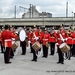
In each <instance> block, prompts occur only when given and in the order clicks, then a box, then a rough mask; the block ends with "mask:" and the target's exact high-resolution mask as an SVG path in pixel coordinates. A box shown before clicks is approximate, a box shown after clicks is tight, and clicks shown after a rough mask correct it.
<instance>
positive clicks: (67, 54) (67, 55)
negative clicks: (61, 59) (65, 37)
mask: <svg viewBox="0 0 75 75" xmlns="http://www.w3.org/2000/svg"><path fill="white" fill-rule="evenodd" d="M68 45H69V46H70V50H69V51H68V52H67V53H66V58H68V59H70V58H71V55H72V45H71V44H68Z"/></svg>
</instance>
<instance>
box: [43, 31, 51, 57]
mask: <svg viewBox="0 0 75 75" xmlns="http://www.w3.org/2000/svg"><path fill="white" fill-rule="evenodd" d="M49 40H50V34H49V33H48V32H47V30H45V32H44V34H43V39H42V44H43V57H45V58H47V57H48V47H47V43H49Z"/></svg>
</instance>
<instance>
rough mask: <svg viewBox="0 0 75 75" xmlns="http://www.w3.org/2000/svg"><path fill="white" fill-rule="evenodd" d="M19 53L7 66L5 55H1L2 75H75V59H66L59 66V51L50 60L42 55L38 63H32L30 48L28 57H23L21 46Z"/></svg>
mask: <svg viewBox="0 0 75 75" xmlns="http://www.w3.org/2000/svg"><path fill="white" fill-rule="evenodd" d="M18 44H19V42H18ZM17 51H18V53H17V55H15V56H14V58H13V59H11V60H10V61H11V62H12V63H11V64H5V63H4V56H3V55H4V54H2V53H0V75H75V57H71V60H68V59H66V60H65V61H64V64H57V61H58V53H56V51H57V49H56V51H55V55H54V56H51V55H48V58H42V55H41V56H40V57H38V59H37V62H33V61H31V60H32V57H33V55H32V53H30V48H29V47H27V51H26V55H21V47H20V46H19V47H18V48H17ZM49 54H50V49H49Z"/></svg>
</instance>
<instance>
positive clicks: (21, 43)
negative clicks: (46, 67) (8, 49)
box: [20, 27, 28, 55]
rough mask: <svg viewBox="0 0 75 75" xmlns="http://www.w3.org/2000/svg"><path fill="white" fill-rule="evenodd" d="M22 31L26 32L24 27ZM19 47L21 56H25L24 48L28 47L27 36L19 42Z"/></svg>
mask: <svg viewBox="0 0 75 75" xmlns="http://www.w3.org/2000/svg"><path fill="white" fill-rule="evenodd" d="M24 30H25V32H26V27H24ZM20 46H21V47H22V53H21V55H25V54H26V46H28V37H27V36H26V39H25V40H24V41H20Z"/></svg>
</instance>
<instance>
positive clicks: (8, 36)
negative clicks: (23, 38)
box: [1, 25, 16, 64]
mask: <svg viewBox="0 0 75 75" xmlns="http://www.w3.org/2000/svg"><path fill="white" fill-rule="evenodd" d="M1 37H2V41H3V46H4V47H5V52H4V62H5V63H6V64H9V63H11V62H10V52H11V48H12V41H11V40H12V38H16V37H15V35H13V34H12V33H11V32H10V31H9V26H8V25H5V30H4V31H3V32H2V34H1Z"/></svg>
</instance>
